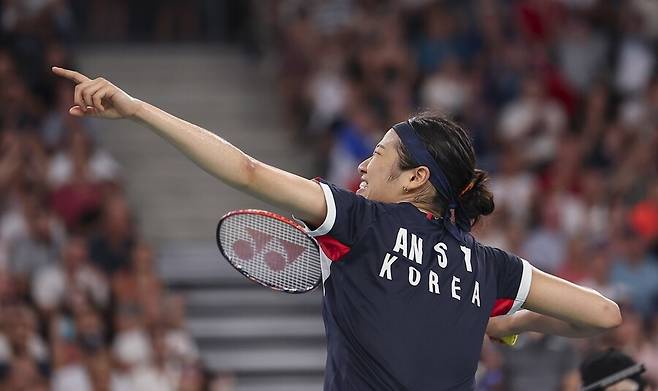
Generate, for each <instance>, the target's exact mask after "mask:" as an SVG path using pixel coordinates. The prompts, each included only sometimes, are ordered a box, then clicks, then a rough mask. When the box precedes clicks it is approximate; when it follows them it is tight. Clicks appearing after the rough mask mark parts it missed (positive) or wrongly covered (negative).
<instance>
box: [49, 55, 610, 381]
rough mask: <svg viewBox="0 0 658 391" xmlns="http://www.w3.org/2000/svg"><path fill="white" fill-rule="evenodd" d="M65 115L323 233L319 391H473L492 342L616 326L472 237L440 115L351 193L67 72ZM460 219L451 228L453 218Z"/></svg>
mask: <svg viewBox="0 0 658 391" xmlns="http://www.w3.org/2000/svg"><path fill="white" fill-rule="evenodd" d="M53 71H54V72H55V74H57V75H59V76H62V77H65V78H68V79H70V80H72V81H73V82H75V83H76V84H77V86H76V88H75V96H74V103H75V105H74V106H73V107H72V108H71V109H70V113H71V114H72V115H75V116H95V117H101V118H129V119H132V120H134V121H137V122H140V123H142V124H144V125H146V126H148V127H150V128H151V129H152V130H153V131H154V132H156V133H157V134H159V135H160V136H162V137H164V138H165V139H166V140H167V141H169V142H170V143H171V144H173V145H174V146H176V147H177V148H178V149H180V150H181V151H182V152H183V153H184V154H186V155H187V156H188V157H189V158H190V159H192V160H193V161H195V162H196V163H197V164H198V165H199V166H201V167H202V168H203V169H204V170H206V171H208V172H209V173H210V174H212V175H214V176H216V177H217V178H219V179H220V180H222V181H224V182H225V183H227V184H229V185H231V186H233V187H235V188H237V189H239V190H242V191H244V192H246V193H249V194H252V195H255V196H257V197H260V198H261V199H264V200H265V201H267V202H269V203H271V204H272V205H275V206H278V207H280V208H283V209H286V210H288V211H290V212H292V213H293V214H294V215H295V216H297V218H300V219H301V220H303V221H304V222H306V223H307V224H308V225H310V226H313V227H317V228H316V229H315V230H314V231H312V234H313V235H315V236H316V237H318V241H319V242H320V244H321V246H322V249H323V252H324V254H326V255H327V258H329V259H331V260H332V261H334V262H329V261H325V264H324V265H323V282H324V291H325V296H324V306H323V316H324V320H325V325H326V332H327V340H328V355H327V367H326V375H325V390H377V391H379V390H447V389H450V390H471V389H473V382H474V380H473V378H474V374H475V369H476V366H477V361H478V357H479V354H480V349H481V345H482V337H483V336H484V334H485V331H486V329H487V324H488V319H489V316H490V314H492V315H501V314H510V315H511V314H512V313H514V312H516V311H517V310H518V309H520V308H525V309H527V310H529V311H521V312H518V313H516V314H515V315H513V316H507V317H502V318H499V319H497V320H494V321H492V322H491V323H490V325H489V329H488V331H487V332H488V334H489V335H490V336H492V337H503V336H505V335H509V334H513V333H519V332H523V331H528V330H536V331H542V332H547V333H553V334H560V335H567V336H588V335H593V334H596V333H597V332H599V331H601V330H605V329H609V328H613V327H616V326H617V325H619V323H620V322H621V316H620V313H619V308H618V307H617V305H616V304H615V303H614V302H612V301H610V300H608V299H606V298H604V297H603V296H601V295H599V294H598V293H596V292H594V291H592V290H588V289H585V288H581V287H579V286H576V285H574V284H571V283H569V282H566V281H564V280H561V279H559V278H556V277H554V276H551V275H548V274H546V273H543V272H541V271H540V270H537V269H534V268H532V266H530V264H529V263H528V262H527V261H525V260H522V259H520V258H518V257H516V256H514V255H511V254H508V253H506V252H504V251H502V250H499V249H496V248H491V247H487V246H483V245H481V244H479V243H477V242H476V241H475V240H474V239H473V237H472V236H471V235H470V234H469V233H468V231H469V230H470V228H471V226H472V224H474V223H475V222H476V221H477V219H478V218H479V216H480V215H486V214H489V213H491V212H492V211H493V208H494V205H493V197H492V195H491V193H490V192H489V191H488V190H487V189H486V187H485V180H486V174H485V173H484V172H482V171H479V170H475V168H474V165H475V158H474V153H473V148H472V146H471V143H470V140H469V138H468V136H467V134H466V132H465V131H464V130H463V129H461V128H460V127H459V126H457V125H455V124H454V123H452V122H450V121H448V120H445V119H443V118H438V117H431V116H420V117H415V118H412V119H411V120H409V121H406V122H403V123H400V124H397V125H395V126H394V127H393V129H391V130H389V131H388V132H387V133H386V135H385V136H384V137H383V138H382V140H381V141H380V142H379V144H378V145H377V147H376V148H375V150H374V153H373V155H372V156H371V157H370V158H368V159H367V160H365V161H364V162H363V163H361V164H360V165H359V171H360V173H361V174H362V182H361V185H360V188H359V190H358V191H357V195H355V194H352V193H349V192H346V191H343V190H340V189H338V188H336V187H334V186H332V185H329V184H326V183H321V182H318V181H314V180H308V179H304V178H301V177H299V176H297V175H294V174H291V173H288V172H285V171H282V170H279V169H276V168H274V167H271V166H268V165H266V164H264V163H261V162H259V161H256V160H255V159H253V158H251V157H249V156H248V155H246V154H244V153H243V152H242V151H240V150H239V149H237V148H235V147H234V146H232V145H231V144H229V143H228V142H226V141H224V140H223V139H221V138H220V137H218V136H216V135H214V134H212V133H210V132H208V131H206V130H204V129H202V128H200V127H198V126H195V125H193V124H190V123H188V122H185V121H183V120H181V119H179V118H176V117H174V116H173V115H170V114H168V113H166V112H164V111H162V110H160V109H158V108H156V107H154V106H152V105H150V104H148V103H145V102H142V101H139V100H137V99H134V98H132V97H130V96H129V95H127V94H126V93H125V92H123V91H122V90H121V89H119V88H117V87H116V86H114V85H113V84H111V83H110V82H108V81H107V80H105V79H102V78H98V79H94V80H91V79H89V78H87V77H86V76H84V75H82V74H80V73H78V72H75V71H70V70H65V69H61V68H53ZM453 220H454V222H453Z"/></svg>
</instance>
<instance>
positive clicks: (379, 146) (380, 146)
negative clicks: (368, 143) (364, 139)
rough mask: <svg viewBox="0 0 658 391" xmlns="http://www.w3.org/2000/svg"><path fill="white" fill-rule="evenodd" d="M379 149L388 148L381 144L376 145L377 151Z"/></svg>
mask: <svg viewBox="0 0 658 391" xmlns="http://www.w3.org/2000/svg"><path fill="white" fill-rule="evenodd" d="M377 148H381V149H386V147H385V146H383V145H381V144H377V145H375V149H377Z"/></svg>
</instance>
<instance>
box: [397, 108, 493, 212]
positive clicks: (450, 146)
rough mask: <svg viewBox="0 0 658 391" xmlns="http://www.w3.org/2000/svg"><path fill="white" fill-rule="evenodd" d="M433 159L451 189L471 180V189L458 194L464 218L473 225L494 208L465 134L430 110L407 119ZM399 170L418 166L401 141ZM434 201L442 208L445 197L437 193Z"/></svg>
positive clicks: (457, 189) (456, 125) (466, 183)
mask: <svg viewBox="0 0 658 391" xmlns="http://www.w3.org/2000/svg"><path fill="white" fill-rule="evenodd" d="M409 123H410V124H411V126H413V128H414V130H415V131H416V133H417V134H418V136H419V137H420V139H421V140H422V141H423V143H424V144H425V146H426V147H427V150H428V151H429V153H430V155H431V156H432V158H434V160H435V161H436V162H437V163H438V164H439V166H440V167H441V168H442V169H443V172H444V173H445V175H446V177H447V178H448V182H450V186H451V187H452V189H453V191H454V192H455V193H457V195H458V196H459V195H460V193H461V192H462V191H463V190H464V189H465V188H466V187H467V186H468V185H469V183H471V182H473V186H472V188H471V189H470V190H467V191H465V192H464V194H463V195H461V196H459V201H460V203H461V206H462V208H463V211H464V213H466V217H468V219H469V221H471V225H474V224H475V223H477V221H478V220H479V218H480V216H486V215H489V214H491V213H492V212H493V211H494V201H493V194H492V193H491V191H489V189H488V188H487V186H486V181H487V179H488V176H487V173H486V172H484V171H482V170H478V169H476V168H475V152H474V151H473V145H472V144H471V139H470V136H469V135H468V133H467V132H466V131H465V130H464V129H463V128H462V127H461V126H459V125H458V124H456V123H455V122H453V121H451V120H449V119H447V118H445V117H443V116H440V115H435V114H432V113H423V114H420V115H418V116H415V117H413V118H411V119H410V120H409ZM398 153H399V155H400V163H399V168H400V170H409V169H412V168H416V167H418V166H419V165H418V163H416V162H415V161H414V160H413V158H412V157H411V156H410V154H409V152H408V150H407V148H406V147H405V146H404V144H402V143H400V144H399V146H398ZM434 203H435V204H436V205H437V206H438V207H439V208H440V209H441V211H444V210H445V208H446V205H447V204H448V200H447V199H446V198H445V197H444V196H443V195H442V194H439V193H438V192H437V195H436V197H435V199H434Z"/></svg>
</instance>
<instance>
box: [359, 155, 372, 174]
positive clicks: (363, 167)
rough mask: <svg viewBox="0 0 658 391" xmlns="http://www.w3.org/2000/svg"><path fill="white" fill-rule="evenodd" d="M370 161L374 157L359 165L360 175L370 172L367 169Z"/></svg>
mask: <svg viewBox="0 0 658 391" xmlns="http://www.w3.org/2000/svg"><path fill="white" fill-rule="evenodd" d="M370 159H372V157H369V158H367V159H366V160H364V161H362V162H361V164H359V173H360V174H365V173H366V172H368V170H367V167H368V163H370Z"/></svg>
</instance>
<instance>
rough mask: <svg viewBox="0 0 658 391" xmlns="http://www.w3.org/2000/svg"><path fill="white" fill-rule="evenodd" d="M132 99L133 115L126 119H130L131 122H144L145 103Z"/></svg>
mask: <svg viewBox="0 0 658 391" xmlns="http://www.w3.org/2000/svg"><path fill="white" fill-rule="evenodd" d="M132 99H134V102H135V107H136V108H135V110H134V111H133V113H132V114H130V115H129V116H128V118H129V119H131V120H136V121H143V120H144V112H145V111H146V110H145V106H146V102H144V101H141V100H139V99H136V98H132Z"/></svg>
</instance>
